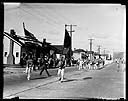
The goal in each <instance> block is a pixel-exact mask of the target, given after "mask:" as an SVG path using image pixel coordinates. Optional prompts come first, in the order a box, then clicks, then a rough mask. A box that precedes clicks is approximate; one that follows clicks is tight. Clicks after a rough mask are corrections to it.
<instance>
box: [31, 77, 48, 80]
mask: <svg viewBox="0 0 128 101" xmlns="http://www.w3.org/2000/svg"><path fill="white" fill-rule="evenodd" d="M45 78H48V77H37V78H32V79H31V80H37V79H45Z"/></svg>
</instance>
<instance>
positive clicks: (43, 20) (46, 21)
mask: <svg viewBox="0 0 128 101" xmlns="http://www.w3.org/2000/svg"><path fill="white" fill-rule="evenodd" d="M20 9H21V10H23V11H24V12H26V13H27V14H30V15H32V16H35V17H36V18H38V19H43V18H42V17H38V16H37V15H35V14H32V13H30V12H28V11H27V10H25V9H23V8H20ZM41 21H42V20H41ZM43 21H44V22H45V23H47V24H49V25H51V24H52V25H53V23H50V22H48V21H46V20H44V19H43ZM44 22H43V23H44ZM52 25H51V26H52ZM52 27H54V28H56V29H58V28H57V27H55V25H53V26H52Z"/></svg>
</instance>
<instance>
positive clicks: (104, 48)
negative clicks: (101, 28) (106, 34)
mask: <svg viewBox="0 0 128 101" xmlns="http://www.w3.org/2000/svg"><path fill="white" fill-rule="evenodd" d="M104 59H105V48H104Z"/></svg>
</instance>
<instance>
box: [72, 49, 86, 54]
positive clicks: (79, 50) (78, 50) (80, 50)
mask: <svg viewBox="0 0 128 101" xmlns="http://www.w3.org/2000/svg"><path fill="white" fill-rule="evenodd" d="M80 52H86V51H85V50H83V49H76V50H74V51H73V53H80Z"/></svg>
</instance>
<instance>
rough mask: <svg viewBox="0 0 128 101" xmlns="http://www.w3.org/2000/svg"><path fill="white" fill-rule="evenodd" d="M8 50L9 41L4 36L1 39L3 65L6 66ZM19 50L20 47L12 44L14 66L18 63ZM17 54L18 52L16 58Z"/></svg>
mask: <svg viewBox="0 0 128 101" xmlns="http://www.w3.org/2000/svg"><path fill="white" fill-rule="evenodd" d="M9 48H10V39H8V38H7V37H5V36H4V39H3V64H7V57H8V54H9ZM20 50H21V48H20V46H19V45H17V44H16V43H14V51H13V55H14V57H15V64H18V63H19V62H20ZM5 52H7V54H6V56H5ZM17 52H18V57H16V53H17Z"/></svg>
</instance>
